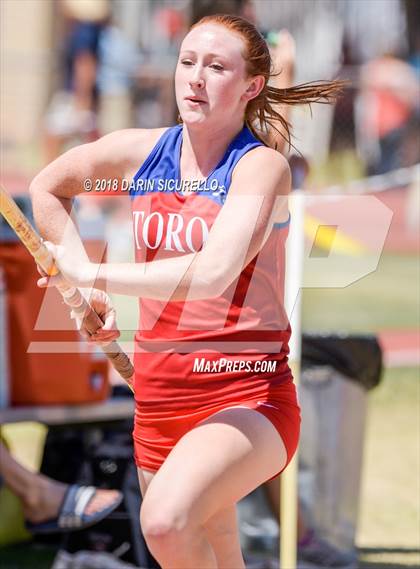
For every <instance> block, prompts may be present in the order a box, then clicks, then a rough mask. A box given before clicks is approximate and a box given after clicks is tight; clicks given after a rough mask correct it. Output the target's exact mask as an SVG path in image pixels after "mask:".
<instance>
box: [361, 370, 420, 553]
mask: <svg viewBox="0 0 420 569" xmlns="http://www.w3.org/2000/svg"><path fill="white" fill-rule="evenodd" d="M419 433H420V385H419V370H418V369H417V368H392V369H388V370H386V372H385V374H384V378H383V380H382V382H381V383H380V384H379V386H378V387H377V388H375V389H374V390H372V392H371V393H370V394H369V403H368V417H367V426H366V438H365V448H364V468H363V474H362V492H361V500H360V518H359V527H358V536H357V543H358V545H359V546H362V547H379V546H382V547H385V548H397V547H400V548H401V547H403V548H404V547H405V548H410V547H411V548H417V549H419V550H420V532H419V528H420V508H419V506H420V483H419V472H420V440H419ZM418 553H420V551H419V552H418Z"/></svg>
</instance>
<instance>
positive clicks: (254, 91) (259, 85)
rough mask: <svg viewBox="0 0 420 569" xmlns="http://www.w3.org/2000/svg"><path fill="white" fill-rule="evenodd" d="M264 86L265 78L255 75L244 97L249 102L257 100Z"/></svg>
mask: <svg viewBox="0 0 420 569" xmlns="http://www.w3.org/2000/svg"><path fill="white" fill-rule="evenodd" d="M264 85H265V79H264V77H263V76H262V75H255V77H252V79H251V80H250V83H249V85H248V87H247V90H246V91H245V93H244V94H243V97H244V98H245V99H246V100H247V101H250V100H251V99H255V97H257V96H258V95H259V94H260V93H261V91H262V90H263V88H264Z"/></svg>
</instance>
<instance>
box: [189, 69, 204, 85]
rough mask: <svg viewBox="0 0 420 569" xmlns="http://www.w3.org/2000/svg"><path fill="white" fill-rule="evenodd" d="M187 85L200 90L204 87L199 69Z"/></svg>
mask: <svg viewBox="0 0 420 569" xmlns="http://www.w3.org/2000/svg"><path fill="white" fill-rule="evenodd" d="M189 83H190V85H191V87H197V88H198V89H202V88H203V87H204V79H203V76H202V74H201V70H200V69H199V68H197V69H196V71H195V73H194V75H193V76H192V77H191V79H190V81H189Z"/></svg>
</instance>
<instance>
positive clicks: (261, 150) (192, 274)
mask: <svg viewBox="0 0 420 569" xmlns="http://www.w3.org/2000/svg"><path fill="white" fill-rule="evenodd" d="M289 190H290V171H289V167H288V164H287V161H286V159H285V158H284V157H283V156H282V155H281V154H279V153H278V152H276V151H274V150H272V149H269V148H265V147H258V148H256V149H254V150H252V151H250V152H248V153H247V154H246V155H245V157H244V158H242V159H241V160H240V161H239V163H238V164H237V166H236V168H235V170H234V173H233V177H232V183H231V186H230V189H229V192H228V197H227V199H226V202H225V204H224V206H223V207H222V208H221V210H220V213H219V214H218V216H217V218H216V220H215V222H214V224H213V226H212V228H211V231H210V233H209V237H208V240H207V243H206V244H205V246H204V247H203V249H202V250H201V251H200V252H198V253H193V254H189V255H183V256H178V257H173V258H170V259H162V260H158V261H153V262H148V263H133V264H128V263H125V264H102V265H95V264H92V263H89V265H88V266H85V267H84V268H83V267H82V269H81V272H80V273H79V274H77V271H76V270H75V268H74V265H72V262H71V260H70V261H69V260H68V258H67V256H66V254H65V251H61V253H60V252H58V262H59V266H60V268H61V270H62V272H63V273H64V274H65V275H67V276H68V278H69V279H70V280H72V281H73V282H74V284H77V285H79V286H92V284H93V283H94V282H95V286H96V287H98V288H101V289H104V290H107V291H108V292H112V293H116V294H126V295H134V296H142V297H145V298H152V299H158V300H166V301H167V300H186V299H188V300H197V299H200V298H211V297H217V296H219V295H220V294H221V293H222V292H223V291H224V290H225V289H226V288H227V287H228V286H229V284H230V283H231V282H232V281H234V280H235V279H236V277H237V276H238V275H239V274H240V272H241V271H242V270H243V268H244V267H245V266H246V265H247V264H248V263H249V262H250V261H251V260H252V259H253V258H254V257H255V256H256V255H257V253H258V252H259V251H260V249H261V248H262V246H263V244H264V243H265V241H266V239H267V238H268V236H269V234H270V232H271V230H272V228H273V223H274V222H279V221H284V220H286V219H287V217H288V209H287V196H288V193H289ZM56 254H57V252H56ZM54 278H55V277H54ZM54 278H53V279H51V280H52V282H53V280H54ZM44 284H45V279H44Z"/></svg>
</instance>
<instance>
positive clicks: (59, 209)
mask: <svg viewBox="0 0 420 569" xmlns="http://www.w3.org/2000/svg"><path fill="white" fill-rule="evenodd" d="M270 66H271V62H270V54H269V50H268V48H267V45H266V43H265V41H264V39H263V38H262V36H261V35H260V34H259V32H258V31H257V30H256V28H255V27H254V26H253V25H252V24H250V23H249V22H247V21H246V20H243V19H241V18H238V17H234V16H226V15H217V16H210V17H206V18H204V19H202V20H200V21H199V22H198V23H197V24H195V25H194V26H193V27H192V29H191V30H190V32H189V33H188V34H187V36H186V37H185V39H184V41H183V43H182V46H181V50H180V55H179V60H178V63H177V68H176V74H175V89H176V100H177V104H178V109H179V114H180V119H181V121H182V122H181V124H179V125H177V126H174V127H172V128H160V129H153V130H138V129H132V130H124V131H118V132H115V133H112V134H110V135H107V136H105V137H103V138H102V139H100V140H98V141H96V142H94V143H91V144H87V145H83V146H79V147H77V148H74V149H72V150H70V151H69V152H67V153H66V154H64V155H63V156H61V157H60V158H58V159H57V160H55V161H54V162H52V163H51V164H50V165H49V166H47V167H46V168H45V169H44V170H43V171H42V172H41V173H40V174H39V175H38V176H37V177H36V178H35V179H34V181H33V183H32V185H31V194H32V198H33V207H34V214H35V218H36V221H37V225H38V228H39V230H40V232H41V234H42V235H43V237H44V238H45V239H47V240H48V241H49V245H48V246H49V247H50V249H51V251H52V252H53V255H54V257H55V258H56V262H57V264H58V266H59V268H60V271H61V274H62V275H63V276H64V278H65V279H66V280H67V281H69V282H71V283H73V284H75V285H77V286H81V287H91V286H92V285H93V284H95V287H96V289H94V291H93V294H92V297H91V302H92V304H93V306H94V308H95V310H96V311H97V312H98V313H99V314H100V315H102V316H103V319H104V322H105V324H104V326H103V328H102V329H101V330H99V331H98V332H97V333H96V334H95V335H94V336H92V337H91V340H92V341H98V342H105V343H106V342H109V341H110V340H112V339H115V338H116V337H117V336H118V331H117V330H116V329H115V328H116V327H115V317H114V313H113V310H112V309H111V308H110V304H109V301H108V299H107V297H106V295H104V293H103V292H102V291H104V290H107V291H108V292H112V293H116V294H124V295H134V296H137V297H139V303H140V326H139V330H138V332H137V333H136V337H135V345H136V350H135V359H134V366H135V400H136V411H135V420H134V431H133V437H134V448H135V460H136V464H137V466H138V472H139V480H140V486H141V492H142V495H143V503H142V508H141V513H140V520H141V527H142V531H143V534H144V536H145V538H146V541H147V543H148V546H149V548H150V550H151V552H152V553H153V555H154V556H155V558H156V559H157V560H158V562H159V563H160V564H161V566H162V567H163V568H164V569H167V568H174V569H175V568H180V569H181V568H182V569H187V568H193V569H197V568H202V569H205V568H214V567H219V568H222V567H223V568H229V569H231V568H232V567H235V568H240V567H245V565H244V560H243V557H242V553H241V549H240V545H239V536H238V529H237V525H236V511H235V504H236V503H237V502H238V501H239V500H240V499H241V498H242V497H244V496H245V495H246V494H248V493H249V492H251V491H252V490H253V489H254V488H256V487H257V486H259V485H260V484H262V483H263V482H265V481H266V480H268V479H270V478H273V477H275V476H276V475H278V473H279V472H281V471H282V470H283V469H284V468H285V466H286V465H287V464H288V462H289V461H290V460H291V458H292V456H293V454H294V452H295V450H296V446H297V443H298V438H299V426H300V412H299V406H298V403H297V400H296V391H295V386H294V384H293V379H292V376H291V372H290V369H289V367H288V365H287V354H288V340H289V337H290V327H289V324H288V320H287V317H286V315H285V312H284V308H283V283H284V246H285V240H286V236H287V231H288V223H289V212H288V208H287V196H288V193H289V189H290V172H289V168H288V164H287V161H286V159H285V158H284V157H283V156H282V155H281V154H280V153H279V152H277V151H276V150H275V149H273V148H269V147H268V146H267V145H266V144H264V142H263V139H262V136H263V134H260V133H261V131H262V132H264V131H266V130H267V129H268V126H269V125H271V126H272V127H275V123H276V122H277V124H279V126H280V128H283V129H285V132H286V136H289V131H288V123H287V122H286V121H285V120H284V119H283V117H282V116H281V115H280V114H279V112H277V111H276V108H275V107H276V105H279V104H300V103H310V102H315V101H318V100H320V99H321V100H324V102H325V101H328V100H329V99H330V98H331V97H333V95H334V94H335V93H336V92H337V90H338V88H339V87H340V84H339V83H338V82H322V83H317V84H311V85H308V84H307V85H301V86H297V87H292V88H290V89H282V90H279V89H275V88H273V87H270V86H269V85H268V84H267V82H268V80H269V77H270ZM256 124H258V127H259V130H257V128H256V126H255V125H256ZM101 179H106V180H116V179H117V180H118V181H119V183H120V184H121V185H123V183H124V181H125V180H132V183H131V184H130V192H129V193H130V196H131V199H132V207H133V227H134V243H135V248H136V263H133V264H102V265H97V264H93V263H90V262H89V259H88V258H87V255H86V253H85V250H84V248H83V245H82V243H81V241H80V238H79V236H78V233H77V231H76V229H75V226H74V225H73V222H72V221H71V218H70V215H69V213H70V209H71V200H72V198H73V197H74V196H75V195H76V194H79V193H82V192H83V184H84V182H85V181H86V180H90V181H92V182H93V184H95V181H96V180H101ZM60 278H61V277H52V278H50V279H47V278H46V277H43V278H41V279H40V280H39V285H40V286H52V285H54V284H57V279H60ZM97 289H100V291H99V292H98V290H97Z"/></svg>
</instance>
